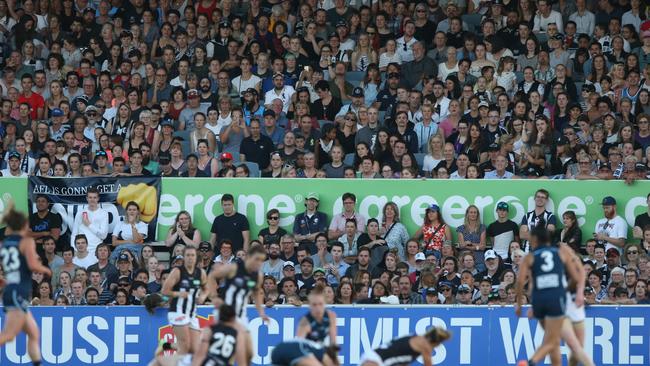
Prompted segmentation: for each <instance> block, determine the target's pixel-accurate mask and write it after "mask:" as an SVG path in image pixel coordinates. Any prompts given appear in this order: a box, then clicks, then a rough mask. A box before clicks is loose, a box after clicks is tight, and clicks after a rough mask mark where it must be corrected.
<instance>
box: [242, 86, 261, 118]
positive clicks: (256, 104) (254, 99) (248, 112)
mask: <svg viewBox="0 0 650 366" xmlns="http://www.w3.org/2000/svg"><path fill="white" fill-rule="evenodd" d="M242 94H243V97H244V120H245V121H246V125H247V126H248V125H250V124H251V118H252V117H254V116H257V117H259V118H260V119H262V118H264V112H265V110H266V109H265V108H264V106H262V105H260V96H259V93H258V92H257V89H255V88H248V89H246V90H245V91H244V92H243V93H242Z"/></svg>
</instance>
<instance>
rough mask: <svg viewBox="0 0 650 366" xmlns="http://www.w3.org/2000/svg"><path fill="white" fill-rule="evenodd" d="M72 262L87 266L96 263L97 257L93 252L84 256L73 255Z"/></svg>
mask: <svg viewBox="0 0 650 366" xmlns="http://www.w3.org/2000/svg"><path fill="white" fill-rule="evenodd" d="M72 263H74V264H76V265H77V266H79V267H83V268H88V267H90V266H92V265H93V264H95V263H97V258H96V257H95V255H94V254H91V253H88V255H87V256H86V257H85V258H79V257H77V256H74V258H72Z"/></svg>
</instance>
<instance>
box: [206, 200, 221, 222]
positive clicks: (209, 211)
mask: <svg viewBox="0 0 650 366" xmlns="http://www.w3.org/2000/svg"><path fill="white" fill-rule="evenodd" d="M221 197H223V196H222V195H220V194H215V195H212V196H210V197H208V200H207V201H205V205H204V206H203V216H205V219H206V220H207V221H208V222H210V223H211V222H212V221H214V218H215V217H217V215H216V214H215V213H214V207H215V206H217V207H221Z"/></svg>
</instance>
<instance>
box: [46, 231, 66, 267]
mask: <svg viewBox="0 0 650 366" xmlns="http://www.w3.org/2000/svg"><path fill="white" fill-rule="evenodd" d="M42 243H43V258H44V259H45V260H46V261H47V265H48V267H50V269H51V270H52V272H54V270H56V269H57V268H59V267H60V266H61V265H63V258H61V257H60V256H58V255H57V254H56V243H55V241H54V238H53V237H51V236H44V237H42Z"/></svg>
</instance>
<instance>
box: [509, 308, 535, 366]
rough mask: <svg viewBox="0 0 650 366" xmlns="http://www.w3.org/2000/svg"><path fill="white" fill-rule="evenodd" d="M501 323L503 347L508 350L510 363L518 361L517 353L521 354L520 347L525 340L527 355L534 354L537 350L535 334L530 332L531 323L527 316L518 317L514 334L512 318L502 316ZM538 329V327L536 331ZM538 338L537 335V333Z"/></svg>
mask: <svg viewBox="0 0 650 366" xmlns="http://www.w3.org/2000/svg"><path fill="white" fill-rule="evenodd" d="M499 325H500V326H501V338H502V340H503V348H504V349H505V352H506V360H507V361H508V363H510V364H514V363H515V362H517V354H519V349H520V348H521V342H522V341H523V342H524V348H525V349H526V355H531V356H532V355H533V353H534V352H535V344H534V343H533V336H532V334H531V333H530V323H529V322H528V319H526V318H519V319H517V327H516V328H515V334H514V336H513V335H512V333H511V329H512V328H511V327H510V319H509V318H500V319H499ZM537 330H541V329H539V327H538V329H536V333H537ZM535 339H537V335H535Z"/></svg>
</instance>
